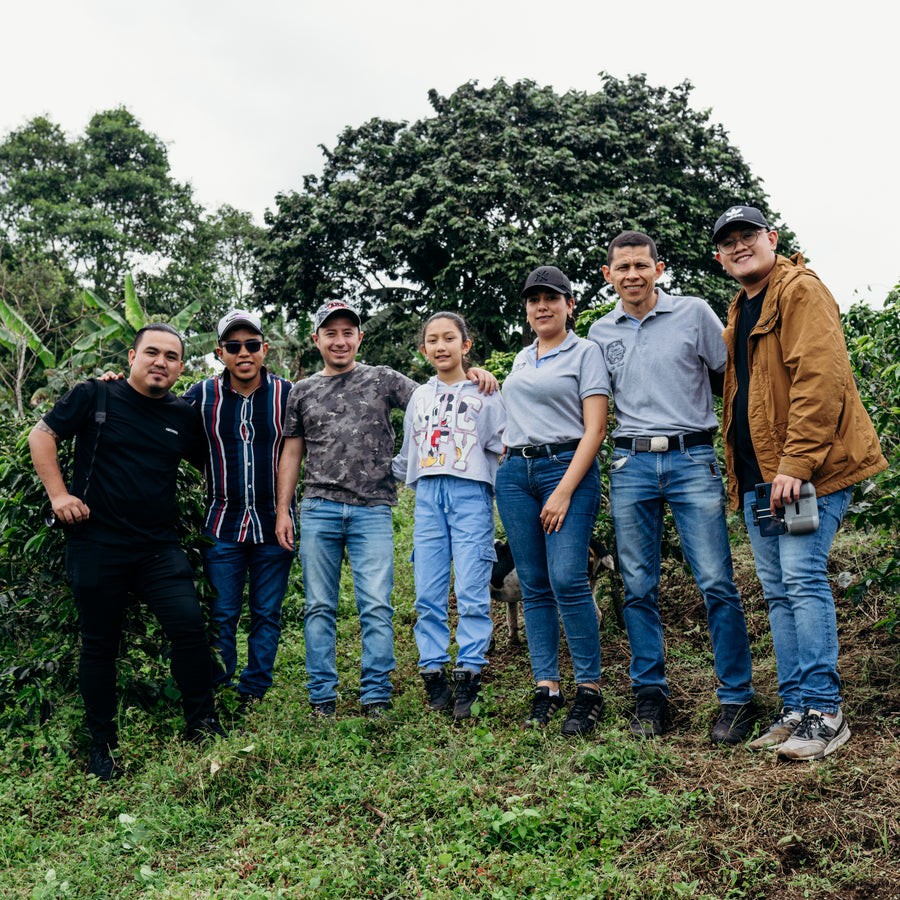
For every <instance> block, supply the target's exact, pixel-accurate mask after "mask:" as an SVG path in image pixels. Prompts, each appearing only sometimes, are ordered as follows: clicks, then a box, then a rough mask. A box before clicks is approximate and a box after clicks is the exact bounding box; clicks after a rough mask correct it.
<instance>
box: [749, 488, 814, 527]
mask: <svg viewBox="0 0 900 900" xmlns="http://www.w3.org/2000/svg"><path fill="white" fill-rule="evenodd" d="M754 491H755V493H756V502H755V503H751V504H750V511H751V512H752V513H753V524H754V525H756V527H757V528H759V533H760V534H761V535H763V536H764V537H771V536H773V535H778V534H784V533H785V532H787V533H788V534H811V533H812V532H813V531H815V530H816V529H817V528H818V527H819V507H818V505H817V504H816V489H815V488H814V487H813V486H812V483H811V482H809V481H804V482H803V484H802V485H800V496H799V497H796V498H794V500H793V502H791V503H786V504H785V505H784V506H783V507H782V508H781V509H779V510H778V512H777V513H776V514H775V515H772V510H771V505H772V482H770V481H767V482H766V483H765V484H758V485H756V487H755V488H754Z"/></svg>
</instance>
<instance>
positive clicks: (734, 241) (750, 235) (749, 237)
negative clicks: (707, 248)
mask: <svg viewBox="0 0 900 900" xmlns="http://www.w3.org/2000/svg"><path fill="white" fill-rule="evenodd" d="M768 233H769V232H768V231H767V230H766V229H765V228H756V229H754V230H753V231H751V230H750V229H749V228H748V229H747V231H742V232H741V233H740V234H739V235H738V236H737V237H736V238H733V237H730V238H726V239H725V240H724V241H720V242H719V243H718V244H716V246H717V247H718V248H719V252H720V253H724V254H725V255H726V256H730V255H731V254H732V253H734V251H735V249H736V248H737V245H738V243H741V244H743V245H744V246H745V247H752V246H753V245H754V244H755V243H756V242H757V241H758V240H759V236H760V235H761V234H768Z"/></svg>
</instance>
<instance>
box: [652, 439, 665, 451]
mask: <svg viewBox="0 0 900 900" xmlns="http://www.w3.org/2000/svg"><path fill="white" fill-rule="evenodd" d="M650 452H651V453H668V452H669V439H668V438H667V437H652V438H650Z"/></svg>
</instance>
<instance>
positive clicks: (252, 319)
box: [216, 309, 263, 341]
mask: <svg viewBox="0 0 900 900" xmlns="http://www.w3.org/2000/svg"><path fill="white" fill-rule="evenodd" d="M235 328H248V329H250V331H255V332H256V333H257V334H258V335H259V336H260V337H262V333H263V330H262V321H261V320H260V318H259V316H258V315H256V313H252V312H250V311H249V310H246V309H232V310H230V311H229V312H227V313H225V315H224V316H222V318H221V319H219V325H218V327H217V328H216V334H217V335H218V338H219V340H220V341H221V340H222V338H223V337H225V335H226V334H228V332H229V331H233V330H234V329H235Z"/></svg>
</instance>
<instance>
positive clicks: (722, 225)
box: [713, 206, 770, 244]
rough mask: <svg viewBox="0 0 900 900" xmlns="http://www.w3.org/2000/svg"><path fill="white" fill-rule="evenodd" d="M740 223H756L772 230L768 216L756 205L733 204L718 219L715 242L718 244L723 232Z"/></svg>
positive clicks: (714, 230) (757, 225) (714, 235)
mask: <svg viewBox="0 0 900 900" xmlns="http://www.w3.org/2000/svg"><path fill="white" fill-rule="evenodd" d="M738 225H755V226H756V227H757V228H765V229H766V230H767V231H768V230H770V229H769V223H768V222H767V221H766V217H765V216H764V215H763V214H762V213H761V212H760V211H759V210H758V209H757V208H756V207H755V206H732V207H731V209H727V210H725V212H723V213H722V215H721V216H719V218H718V219H716V227H715V228H714V229H713V243H714V244H717V243H718V242H719V238H720V237H721V236H722V233H723V232H725V231H728V229H729V228H734V227H736V226H738Z"/></svg>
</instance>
